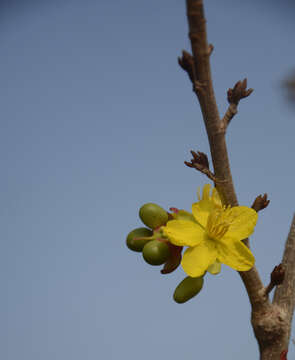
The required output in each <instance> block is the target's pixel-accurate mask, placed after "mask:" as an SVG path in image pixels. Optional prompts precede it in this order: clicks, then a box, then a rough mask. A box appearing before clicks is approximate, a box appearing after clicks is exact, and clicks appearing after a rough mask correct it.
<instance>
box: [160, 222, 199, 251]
mask: <svg viewBox="0 0 295 360" xmlns="http://www.w3.org/2000/svg"><path fill="white" fill-rule="evenodd" d="M162 229H163V231H164V234H165V235H166V236H167V237H168V238H169V240H170V241H171V243H172V244H174V245H178V246H196V245H198V244H199V243H200V242H202V241H203V238H204V236H205V231H204V229H203V228H202V227H201V226H200V225H199V224H197V223H196V222H192V221H186V220H171V221H168V222H167V224H166V226H164V227H163V228H162Z"/></svg>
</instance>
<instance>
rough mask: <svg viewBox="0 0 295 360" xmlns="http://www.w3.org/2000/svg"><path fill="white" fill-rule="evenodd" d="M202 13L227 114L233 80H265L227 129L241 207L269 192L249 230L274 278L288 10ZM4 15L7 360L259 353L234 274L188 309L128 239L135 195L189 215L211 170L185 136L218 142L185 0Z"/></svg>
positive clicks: (202, 146)
mask: <svg viewBox="0 0 295 360" xmlns="http://www.w3.org/2000/svg"><path fill="white" fill-rule="evenodd" d="M205 10H206V16H207V24H208V39H209V42H211V43H213V44H214V47H215V49H214V52H213V54H212V57H211V64H212V71H213V76H214V85H215V89H216V98H217V102H218V105H219V108H220V113H221V114H223V113H224V112H225V110H226V107H227V102H226V91H227V89H228V88H229V87H232V86H233V85H234V84H235V82H236V81H238V80H240V79H243V78H245V77H247V78H248V85H249V87H252V88H254V92H253V94H252V95H251V96H250V97H249V98H247V99H245V100H242V101H241V103H240V106H239V113H238V114H237V116H236V117H235V118H234V120H233V121H232V123H231V125H230V128H229V131H228V135H227V141H228V148H229V156H230V160H231V166H232V173H233V179H234V182H235V186H236V190H237V194H238V198H239V201H240V204H243V205H251V204H252V202H253V199H254V198H255V197H256V196H257V195H258V194H263V193H265V192H266V193H268V195H269V198H270V200H271V203H270V205H269V207H268V208H267V209H266V210H265V211H263V212H261V213H260V216H259V221H258V224H257V227H256V230H255V233H254V236H253V237H252V239H251V244H252V249H253V252H254V254H255V257H256V262H257V267H258V269H259V271H260V273H261V276H262V278H263V281H264V282H265V283H267V282H268V278H269V273H270V271H271V270H272V268H273V267H274V265H277V264H278V263H279V262H280V259H281V255H282V250H283V247H284V242H285V239H286V236H287V234H288V230H289V225H290V222H291V219H292V215H293V213H294V211H295V202H294V191H293V187H294V178H295V170H294V165H293V159H294V131H295V125H294V115H295V112H294V111H295V110H294V107H291V106H290V104H288V102H287V101H286V100H285V97H284V93H283V91H282V88H281V81H282V80H283V79H284V78H285V77H286V76H288V74H289V72H290V71H292V69H293V68H294V66H295V48H294V46H293V45H292V44H293V34H294V6H293V5H292V4H291V2H287V1H286V2H283V3H282V2H280V4H278V2H277V1H260V2H259V3H258V2H255V1H248V2H243V1H233V0H227V1H223V2H220V1H218V0H211V1H205ZM0 13H1V15H0V30H1V31H0V46H1V51H0V62H1V70H0V74H1V83H0V84H1V85H0V99H1V100H0V101H1V118H2V120H1V131H0V138H1V139H0V140H1V141H0V148H1V151H0V154H1V155H0V156H1V164H2V172H1V177H0V185H1V190H2V191H1V198H2V207H1V218H0V219H1V242H0V244H1V245H0V246H1V251H0V260H1V261H0V278H1V285H2V296H1V298H0V305H1V306H0V308H1V323H0V339H1V346H0V357H1V359H5V360H18V359H20V358H21V359H23V360H40V359H42V360H52V359H54V360H65V359H71V360H78V359H79V360H80V359H83V360H84V359H87V360H94V359H105V360H117V359H125V358H126V359H127V358H128V359H131V360H132V359H138V358H140V359H142V360H148V359H150V358H151V357H153V358H154V359H161V358H163V357H169V359H170V360H176V359H179V358H182V359H186V360H193V359H196V358H206V359H216V358H222V359H235V358H237V356H239V359H240V360H246V359H247V360H248V359H250V358H258V349H257V344H256V342H255V339H254V336H253V333H252V329H251V327H250V322H249V318H250V305H249V303H248V299H247V295H246V292H245V290H244V288H243V285H242V283H241V281H240V278H239V276H238V275H237V273H236V272H234V271H233V270H231V269H229V268H226V267H225V266H224V267H223V270H222V273H221V274H220V275H218V276H216V277H212V276H211V277H210V276H209V277H208V278H207V279H206V283H205V286H204V289H203V291H202V292H201V293H200V295H199V296H198V297H197V298H195V299H194V300H191V301H190V302H188V303H186V304H183V305H178V304H176V303H174V302H173V300H172V294H173V291H174V289H175V287H176V286H177V284H178V283H179V282H180V281H181V280H182V279H183V278H184V276H185V274H184V272H183V271H182V270H181V269H178V270H177V271H176V272H174V273H172V274H170V275H166V276H163V275H161V274H160V271H159V267H151V266H149V265H147V264H146V263H145V262H144V261H143V259H142V258H141V256H140V255H139V254H135V253H132V252H130V251H128V249H127V248H126V246H125V237H126V235H127V234H128V232H129V231H130V230H132V229H133V228H135V227H139V226H141V224H140V221H139V218H138V209H139V207H140V206H141V205H142V204H144V203H146V202H156V203H158V204H160V205H161V206H163V207H164V208H166V209H168V208H169V207H171V206H176V207H179V208H184V209H187V210H189V209H190V207H191V204H192V202H194V201H195V200H196V189H197V187H198V186H202V185H203V184H205V183H207V179H206V178H204V177H203V176H202V175H201V174H199V173H197V172H194V171H193V170H190V169H188V168H186V167H185V166H184V164H183V161H184V160H189V159H190V154H189V151H190V150H191V149H194V150H197V151H203V152H206V153H208V155H209V148H208V142H207V138H206V134H205V129H204V125H203V122H202V117H201V112H200V109H199V105H198V103H197V101H196V98H195V96H194V94H193V93H192V91H191V84H190V83H189V81H188V79H187V76H186V74H185V73H184V72H183V71H182V70H181V69H180V68H179V67H178V65H177V57H178V56H179V55H180V54H181V50H182V49H186V50H190V48H189V41H188V38H187V32H188V29H187V23H186V17H185V2H184V1H176V0H174V1H173V0H172V1H171V0H170V1H168V0H163V1H161V2H159V1H155V0H152V1H149V2H138V1H134V0H129V1H117V2H112V1H106V0H102V1H93V0H84V1H83V2H82V1H77V0H63V1H61V0H54V1H50V2H45V1H41V0H40V1H37V0H36V1H28V2H20V1H3V2H1V5H0ZM292 336H294V335H292ZM289 354H290V356H289V357H290V359H292V358H293V357H294V356H295V347H294V345H292V344H291V345H290V349H289Z"/></svg>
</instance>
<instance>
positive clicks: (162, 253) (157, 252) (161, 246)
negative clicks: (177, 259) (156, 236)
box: [142, 240, 170, 265]
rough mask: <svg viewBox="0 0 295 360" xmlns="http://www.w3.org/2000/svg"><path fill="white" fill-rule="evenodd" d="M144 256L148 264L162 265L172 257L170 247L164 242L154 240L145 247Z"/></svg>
mask: <svg viewBox="0 0 295 360" xmlns="http://www.w3.org/2000/svg"><path fill="white" fill-rule="evenodd" d="M142 255H143V258H144V260H145V261H146V262H147V263H148V264H150V265H162V264H164V263H165V262H166V261H167V260H168V258H169V256H170V250H169V246H168V245H167V244H165V243H164V242H162V241H159V240H153V241H150V242H148V243H147V244H146V245H145V246H144V248H143V250H142Z"/></svg>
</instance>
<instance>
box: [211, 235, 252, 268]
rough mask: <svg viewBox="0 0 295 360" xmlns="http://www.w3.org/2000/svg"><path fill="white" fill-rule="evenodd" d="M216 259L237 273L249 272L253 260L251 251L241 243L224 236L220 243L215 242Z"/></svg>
mask: <svg viewBox="0 0 295 360" xmlns="http://www.w3.org/2000/svg"><path fill="white" fill-rule="evenodd" d="M216 248H217V259H218V260H219V261H220V262H222V263H223V264H225V265H228V266H230V267H231V268H233V269H235V270H237V271H247V270H250V269H251V268H252V267H253V265H254V263H255V258H254V256H253V254H252V252H251V250H250V249H249V248H248V247H247V246H246V245H245V244H244V243H243V242H242V241H237V240H235V239H232V238H229V237H228V236H226V235H225V237H224V238H223V239H222V241H218V242H216Z"/></svg>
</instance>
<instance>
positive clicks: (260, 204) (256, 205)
mask: <svg viewBox="0 0 295 360" xmlns="http://www.w3.org/2000/svg"><path fill="white" fill-rule="evenodd" d="M269 203H270V200H268V199H267V194H264V195H263V196H262V195H258V196H257V197H256V199H255V200H254V202H253V204H252V206H251V207H252V209H254V210H255V211H256V212H258V211H260V210H263V209H265V208H266V207H267V206H268V204H269Z"/></svg>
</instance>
